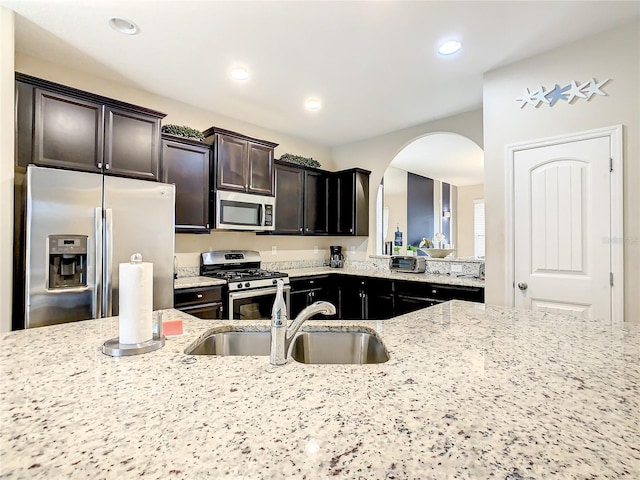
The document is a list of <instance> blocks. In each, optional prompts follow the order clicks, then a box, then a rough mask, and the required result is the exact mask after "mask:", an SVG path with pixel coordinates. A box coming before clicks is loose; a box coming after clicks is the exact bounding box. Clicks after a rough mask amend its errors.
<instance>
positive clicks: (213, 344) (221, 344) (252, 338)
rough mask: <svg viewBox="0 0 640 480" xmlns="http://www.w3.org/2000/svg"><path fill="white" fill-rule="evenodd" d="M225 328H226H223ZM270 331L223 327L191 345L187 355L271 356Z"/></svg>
mask: <svg viewBox="0 0 640 480" xmlns="http://www.w3.org/2000/svg"><path fill="white" fill-rule="evenodd" d="M222 329H224V330H222ZM270 346H271V332H270V331H249V330H229V328H228V327H221V330H220V331H215V330H214V331H212V332H211V333H209V334H208V335H207V336H206V337H204V338H203V339H202V340H200V341H199V342H198V343H196V344H194V345H191V346H189V347H188V348H187V349H186V350H185V352H184V353H186V354H187V355H222V356H227V355H259V356H269V348H270Z"/></svg>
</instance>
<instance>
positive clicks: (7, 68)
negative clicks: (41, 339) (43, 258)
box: [0, 7, 15, 332]
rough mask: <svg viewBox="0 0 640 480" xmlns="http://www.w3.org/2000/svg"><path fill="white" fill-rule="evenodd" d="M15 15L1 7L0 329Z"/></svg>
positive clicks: (9, 230) (8, 237)
mask: <svg viewBox="0 0 640 480" xmlns="http://www.w3.org/2000/svg"><path fill="white" fill-rule="evenodd" d="M13 31H14V17H13V12H12V11H11V10H7V9H6V8H3V7H0V59H2V60H1V61H0V105H2V108H0V259H2V260H1V261H0V332H8V331H9V330H11V305H12V303H13V300H12V291H13V288H12V283H13V268H12V267H13V262H12V259H13V158H14V153H13V148H14V145H13V139H14V128H13V102H14V91H15V83H14V77H13V58H14V55H13V49H14V48H13V45H14V43H13V42H14V41H13V38H14V35H13Z"/></svg>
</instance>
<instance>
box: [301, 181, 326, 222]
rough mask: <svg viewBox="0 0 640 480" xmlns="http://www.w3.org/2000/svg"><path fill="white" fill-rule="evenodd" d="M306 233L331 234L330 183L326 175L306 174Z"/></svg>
mask: <svg viewBox="0 0 640 480" xmlns="http://www.w3.org/2000/svg"><path fill="white" fill-rule="evenodd" d="M304 173H305V175H304V214H305V220H304V233H305V235H326V234H327V233H328V232H329V223H328V222H329V218H328V210H327V207H328V203H327V202H328V191H327V190H328V181H329V178H328V177H327V174H326V173H322V172H313V171H305V172H304Z"/></svg>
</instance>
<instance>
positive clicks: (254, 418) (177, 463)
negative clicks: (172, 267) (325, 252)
mask: <svg viewBox="0 0 640 480" xmlns="http://www.w3.org/2000/svg"><path fill="white" fill-rule="evenodd" d="M173 316H177V317H180V318H184V319H185V328H186V332H187V334H186V335H185V336H182V337H177V338H172V339H169V340H168V341H167V344H166V346H165V347H164V348H163V349H162V350H159V351H156V352H152V353H149V354H146V355H141V356H136V357H128V358H111V357H108V356H105V355H103V354H102V353H101V351H100V347H101V344H102V343H103V342H104V340H106V339H109V338H111V337H113V336H115V335H117V319H115V318H111V319H104V320H93V321H85V322H77V323H73V324H66V325H59V326H52V327H45V328H40V329H33V330H28V331H21V332H13V333H9V334H3V335H2V336H1V337H0V350H1V351H0V355H1V356H0V368H1V377H0V378H1V383H0V425H1V426H2V427H1V429H0V477H1V478H11V479H19V478H24V479H35V478H42V479H75V478H91V479H113V478H118V479H138V478H145V479H173V478H176V479H201V478H211V479H284V478H286V479H303V478H306V479H309V480H310V479H323V478H345V479H358V478H362V479H376V480H379V479H384V478H388V479H390V478H394V479H431V478H433V479H450V478H470V479H479V478H489V477H492V478H493V477H495V478H508V479H525V478H527V479H528V478H536V479H537V478H551V477H553V478H562V479H574V478H575V479H577V478H581V479H582V478H611V479H613V478H616V479H617V478H630V479H631V478H638V477H639V476H640V450H639V449H638V445H640V433H639V431H638V425H639V424H640V369H639V368H638V364H639V362H640V326H638V325H628V326H625V327H624V328H616V327H610V326H603V325H599V324H598V323H596V322H580V321H577V320H573V319H570V318H565V317H560V316H555V315H549V314H541V313H533V312H524V311H520V312H518V311H515V310H510V309H504V308H498V307H489V306H487V307H485V306H484V305H480V304H472V303H464V302H449V303H445V304H441V305H438V306H435V307H431V308H428V309H425V310H421V311H419V312H415V313H413V314H408V315H405V316H402V317H397V318H395V319H392V320H385V321H379V322H375V321H362V322H336V321H334V322H332V323H331V324H332V325H334V326H335V325H366V326H368V327H370V328H373V329H376V330H377V332H378V334H379V335H380V337H381V338H382V340H383V341H384V343H385V345H386V347H387V349H388V352H389V355H390V357H391V358H390V360H389V361H388V362H387V363H384V364H377V365H315V366H312V365H303V364H299V363H295V362H289V363H288V364H287V365H285V366H283V367H277V368H272V367H271V366H270V365H269V362H268V357H213V356H210V357H207V356H197V357H195V356H194V357H190V356H187V355H185V354H184V353H183V351H184V349H185V347H187V346H188V345H189V344H191V343H192V342H193V341H194V340H195V339H197V338H198V337H200V336H201V335H202V334H203V333H204V332H205V331H206V330H207V329H209V328H211V327H212V326H214V325H221V324H224V322H211V321H205V320H198V319H195V318H193V317H190V316H188V315H186V314H183V313H180V312H177V311H173V310H172V311H170V312H168V314H165V318H171V317H173ZM236 323H237V324H241V323H240V322H236ZM266 324H267V322H264V321H263V322H256V323H255V325H258V326H259V327H260V326H261V328H266ZM227 325H228V323H227ZM314 325H315V326H319V325H326V323H325V322H323V321H313V322H309V323H308V324H307V327H306V328H313V326H314Z"/></svg>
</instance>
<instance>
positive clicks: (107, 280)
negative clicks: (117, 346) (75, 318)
mask: <svg viewBox="0 0 640 480" xmlns="http://www.w3.org/2000/svg"><path fill="white" fill-rule="evenodd" d="M104 233H105V235H104V270H105V272H104V273H105V275H104V292H103V295H104V297H103V306H104V307H103V309H104V311H103V316H105V317H110V316H111V315H113V290H112V288H113V278H112V277H113V237H112V235H113V210H112V209H111V208H107V209H106V210H105V232H104Z"/></svg>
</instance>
